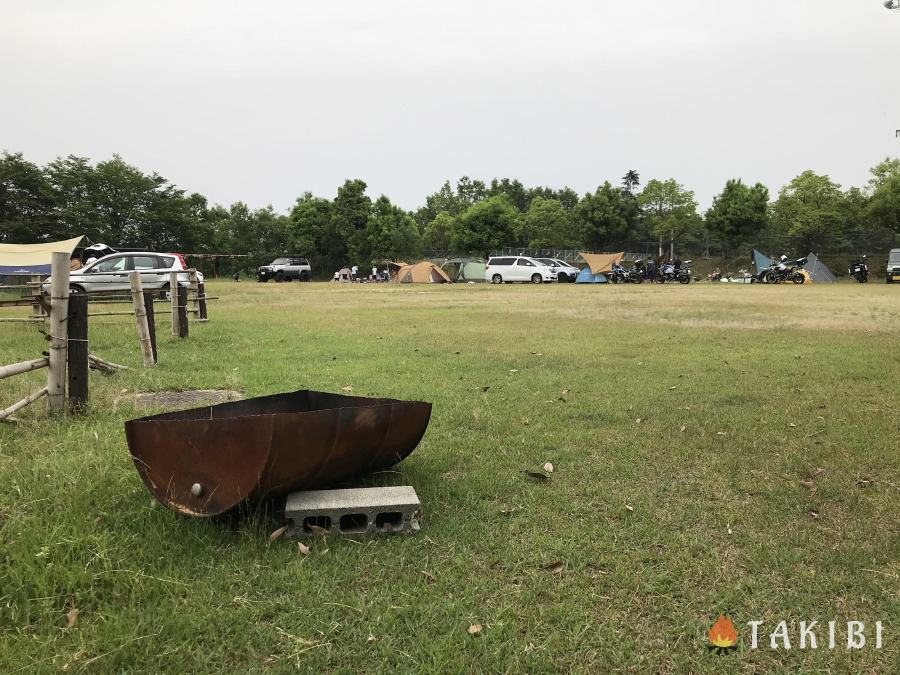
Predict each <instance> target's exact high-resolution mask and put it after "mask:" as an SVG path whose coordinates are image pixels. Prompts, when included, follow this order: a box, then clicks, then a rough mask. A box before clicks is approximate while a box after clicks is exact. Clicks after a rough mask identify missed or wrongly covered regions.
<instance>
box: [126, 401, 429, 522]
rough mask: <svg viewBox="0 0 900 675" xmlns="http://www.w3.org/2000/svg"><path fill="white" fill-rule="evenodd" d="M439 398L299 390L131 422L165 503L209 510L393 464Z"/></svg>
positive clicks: (193, 511)
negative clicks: (403, 398) (425, 399)
mask: <svg viewBox="0 0 900 675" xmlns="http://www.w3.org/2000/svg"><path fill="white" fill-rule="evenodd" d="M430 417H431V404H430V403H422V402H420V401H396V400H393V399H384V398H365V397H362V396H342V395H339V394H329V393H325V392H319V391H308V390H302V391H295V392H293V393H287V394H274V395H272V396H261V397H258V398H251V399H247V400H244V401H234V402H231V403H221V404H219V405H212V406H205V407H202V408H194V409H191V410H181V411H178V412H171V413H164V414H161V415H152V416H150V417H142V418H140V419H136V420H130V421H128V422H126V423H125V435H126V436H127V438H128V447H129V449H130V450H131V456H132V458H133V459H134V464H135V466H136V467H137V470H138V473H140V475H141V478H143V479H144V482H145V483H146V484H147V487H148V488H150V491H151V492H152V493H153V494H154V495H155V496H156V498H157V499H159V501H161V502H162V503H163V504H165V505H166V506H168V507H170V508H172V509H174V510H176V511H178V512H179V513H183V514H185V515H189V516H195V517H199V518H208V517H212V516H218V515H221V514H224V513H228V512H229V511H232V510H234V509H237V508H238V507H240V506H242V505H244V504H249V503H253V502H257V501H260V500H263V499H266V498H270V497H278V496H283V495H285V494H287V493H288V492H292V491H295V490H312V489H317V488H324V487H329V486H332V485H334V484H335V483H338V482H339V481H342V480H345V479H347V478H350V477H352V476H356V475H359V474H364V473H367V472H370V471H377V470H379V469H384V468H386V467H389V466H392V465H394V464H396V463H397V462H399V461H400V460H402V459H403V458H404V457H406V456H407V455H409V453H411V452H412V451H413V450H414V449H415V447H416V446H417V445H418V444H419V441H420V440H422V436H424V435H425V430H426V429H427V427H428V421H429V419H430Z"/></svg>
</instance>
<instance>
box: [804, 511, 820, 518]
mask: <svg viewBox="0 0 900 675" xmlns="http://www.w3.org/2000/svg"><path fill="white" fill-rule="evenodd" d="M807 513H808V514H809V517H810V518H812V519H813V520H818V519H819V512H818V511H816V509H810V510H809V511H807Z"/></svg>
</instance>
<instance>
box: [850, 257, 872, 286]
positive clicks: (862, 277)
mask: <svg viewBox="0 0 900 675" xmlns="http://www.w3.org/2000/svg"><path fill="white" fill-rule="evenodd" d="M849 272H850V276H851V277H853V278H854V279H856V280H857V281H858V282H859V283H861V284H864V283H867V282H868V281H869V266H868V265H867V264H866V256H863V257H862V258H859V259H858V260H854V261H853V262H852V263H850V270H849Z"/></svg>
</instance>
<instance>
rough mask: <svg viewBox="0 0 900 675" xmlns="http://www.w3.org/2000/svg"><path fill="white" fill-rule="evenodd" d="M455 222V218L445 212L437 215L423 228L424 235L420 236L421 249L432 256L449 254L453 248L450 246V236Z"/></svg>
mask: <svg viewBox="0 0 900 675" xmlns="http://www.w3.org/2000/svg"><path fill="white" fill-rule="evenodd" d="M455 222H456V220H455V218H454V217H453V216H451V215H450V214H449V213H447V212H446V211H441V212H440V213H439V214H437V216H435V218H434V220H432V221H431V222H430V223H428V227H426V228H425V233H424V234H423V235H422V248H423V249H424V250H425V251H426V252H427V253H431V254H432V255H433V254H439V255H444V254H447V253H451V252H452V249H453V247H452V246H451V244H450V236H451V232H452V231H453V227H454V223H455Z"/></svg>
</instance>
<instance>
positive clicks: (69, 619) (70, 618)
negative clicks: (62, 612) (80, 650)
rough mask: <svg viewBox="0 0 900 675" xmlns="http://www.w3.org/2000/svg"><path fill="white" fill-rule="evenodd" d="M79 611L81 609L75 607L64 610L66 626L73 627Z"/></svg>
mask: <svg viewBox="0 0 900 675" xmlns="http://www.w3.org/2000/svg"><path fill="white" fill-rule="evenodd" d="M80 613H81V610H78V609H75V608H74V607H73V608H72V609H70V610H69V611H68V612H66V628H74V627H75V622H76V621H78V615H79V614H80Z"/></svg>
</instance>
